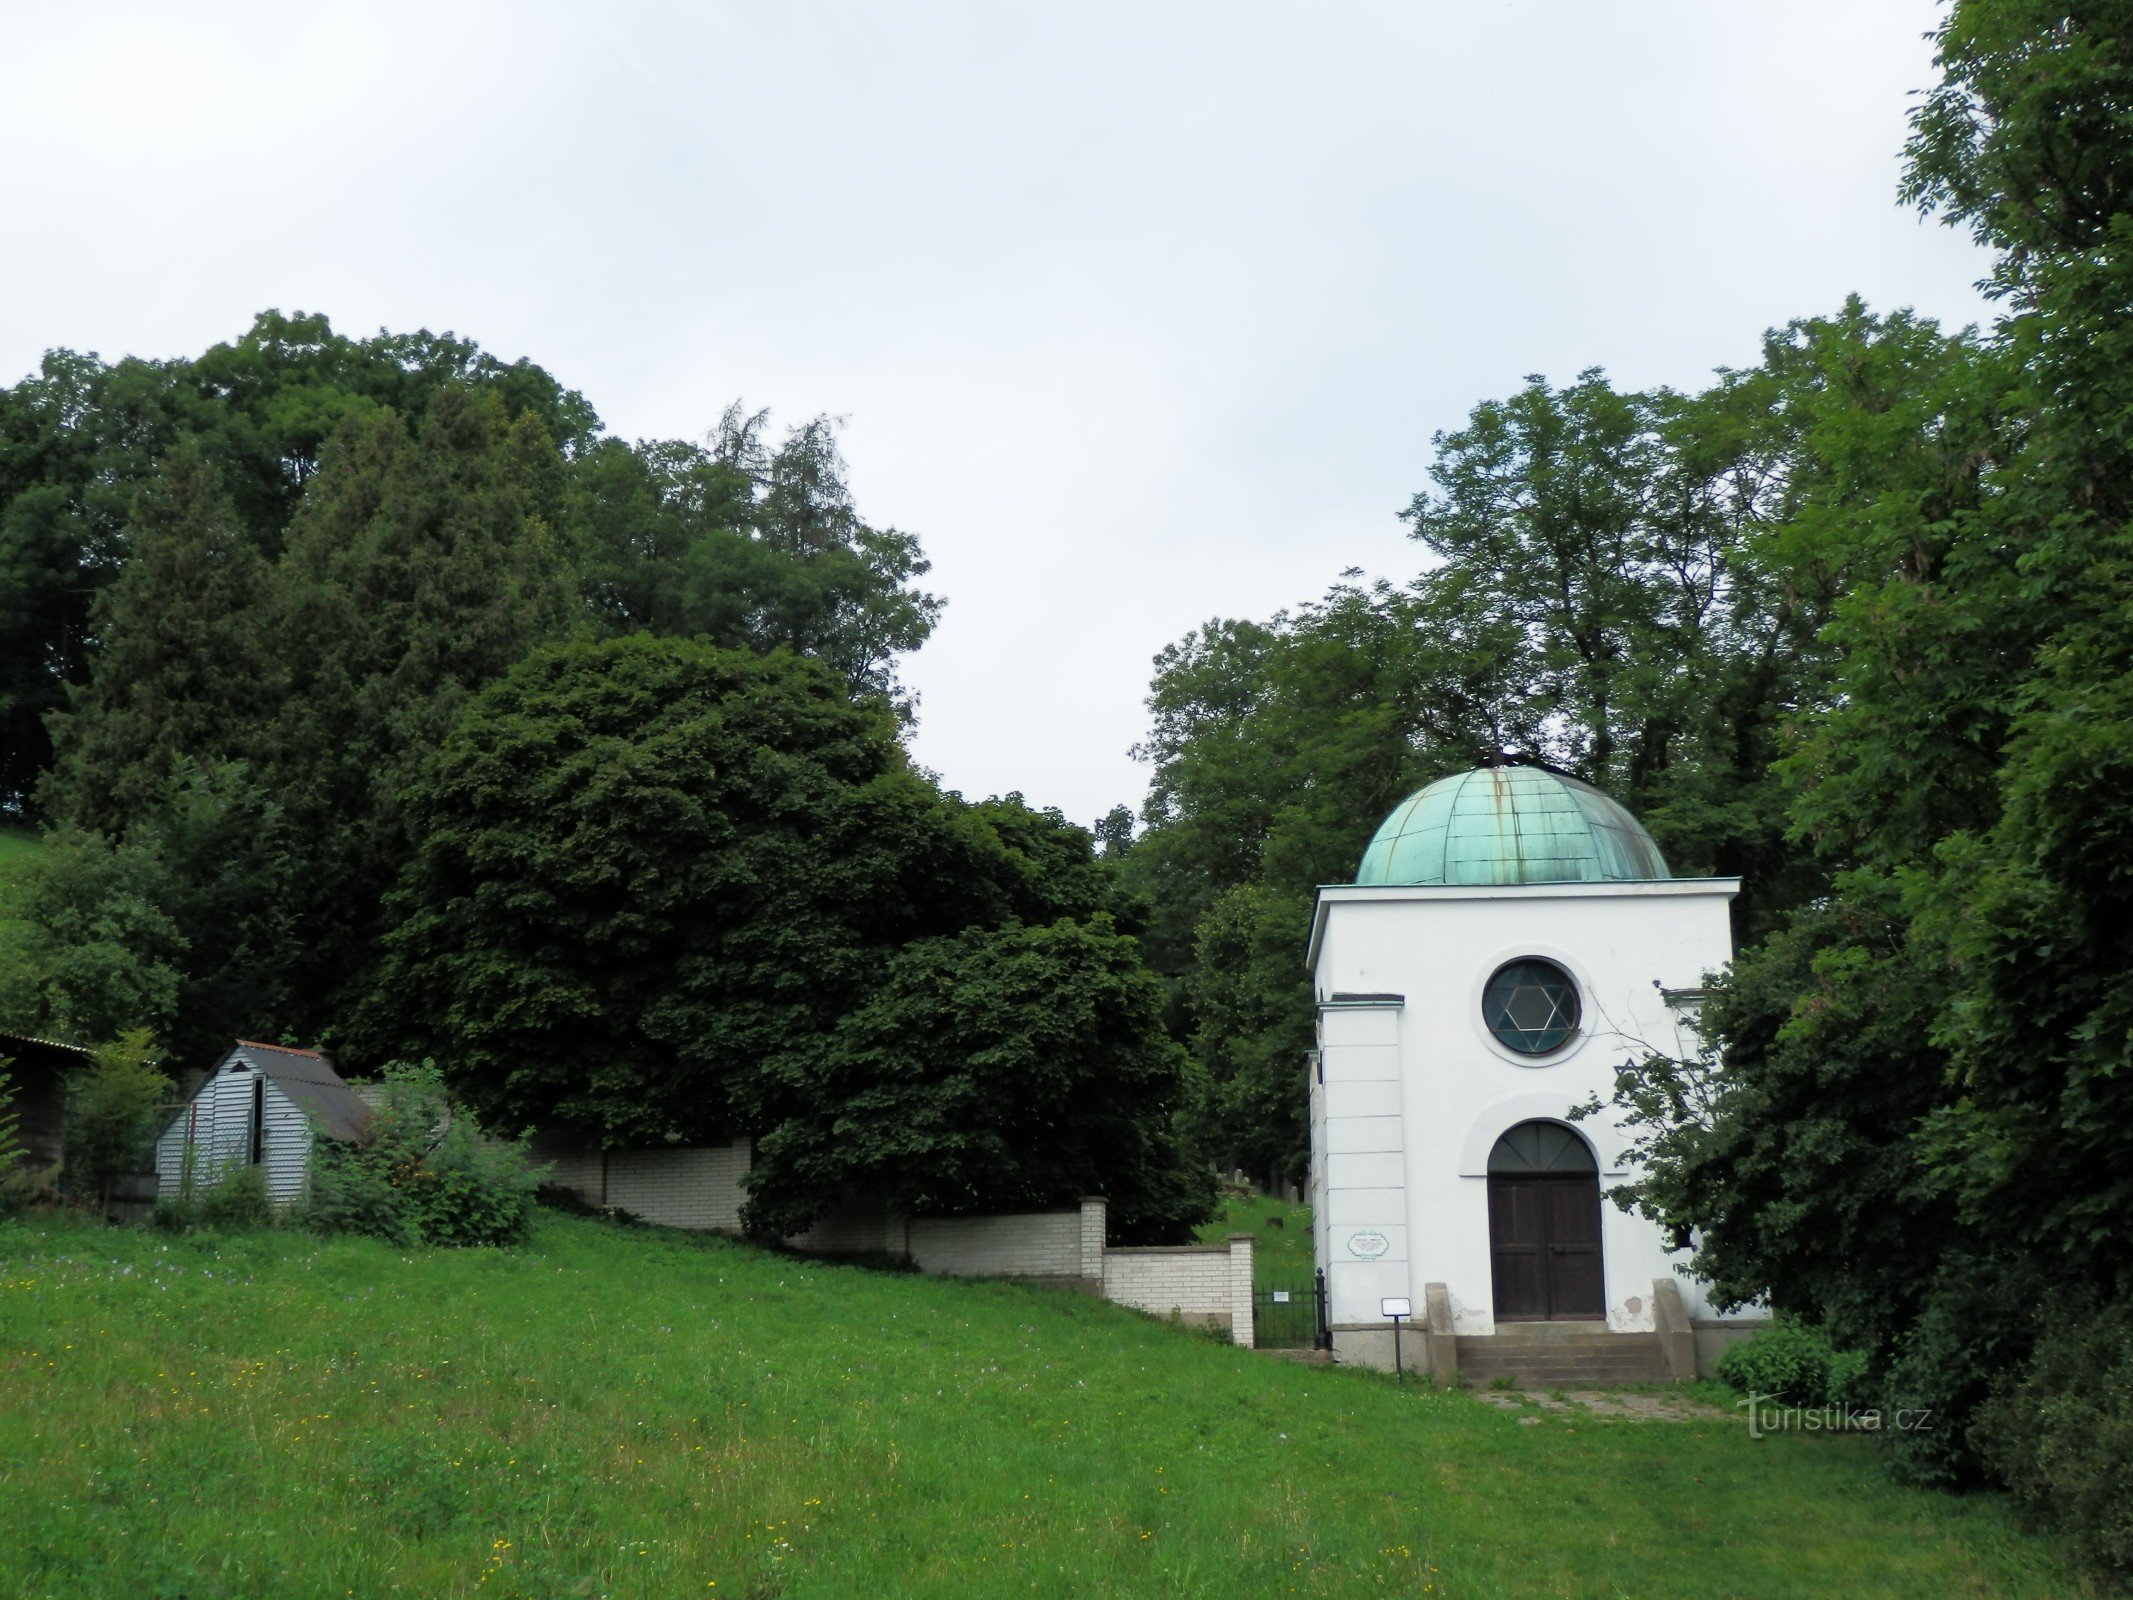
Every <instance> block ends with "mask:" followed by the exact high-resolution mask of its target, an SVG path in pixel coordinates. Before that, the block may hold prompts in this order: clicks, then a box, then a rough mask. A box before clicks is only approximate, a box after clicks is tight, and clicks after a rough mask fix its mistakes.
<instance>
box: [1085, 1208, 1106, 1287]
mask: <svg viewBox="0 0 2133 1600" xmlns="http://www.w3.org/2000/svg"><path fill="white" fill-rule="evenodd" d="M1109 1219H1110V1206H1109V1205H1108V1203H1107V1202H1106V1201H1105V1200H1104V1197H1103V1196H1102V1195H1100V1194H1085V1195H1083V1196H1082V1197H1081V1275H1082V1276H1083V1277H1084V1278H1093V1279H1094V1280H1095V1281H1096V1282H1098V1283H1102V1282H1103V1281H1104V1238H1105V1230H1106V1228H1108V1227H1109V1225H1110V1222H1109Z"/></svg>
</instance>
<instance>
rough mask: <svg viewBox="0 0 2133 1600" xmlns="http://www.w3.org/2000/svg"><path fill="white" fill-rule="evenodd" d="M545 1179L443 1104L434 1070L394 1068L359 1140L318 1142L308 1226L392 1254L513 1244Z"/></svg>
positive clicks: (510, 1146) (509, 1146)
mask: <svg viewBox="0 0 2133 1600" xmlns="http://www.w3.org/2000/svg"><path fill="white" fill-rule="evenodd" d="M547 1171H548V1169H547V1168H546V1167H538V1168H537V1167H535V1166H534V1165H533V1163H532V1162H531V1161H530V1160H529V1159H528V1158H527V1154H526V1148H525V1144H524V1141H523V1140H521V1141H518V1142H516V1143H507V1142H504V1141H501V1140H496V1139H491V1138H488V1137H486V1136H485V1135H484V1134H483V1133H482V1131H481V1128H480V1127H479V1126H478V1125H477V1124H476V1122H475V1121H474V1118H473V1116H472V1115H471V1114H469V1113H468V1112H467V1111H466V1110H464V1109H463V1108H459V1107H455V1106H454V1105H452V1103H451V1102H450V1101H449V1100H448V1099H447V1098H446V1096H445V1093H444V1088H443V1085H442V1082H441V1080H440V1078H439V1076H438V1073H437V1069H436V1067H435V1066H434V1065H433V1064H432V1063H430V1062H427V1061H425V1062H424V1063H423V1064H422V1065H421V1066H419V1067H412V1066H407V1065H404V1064H400V1063H395V1064H393V1065H391V1066H388V1067H387V1068H386V1069H385V1072H384V1074H383V1084H382V1092H380V1093H379V1094H378V1095H377V1097H376V1098H375V1100H374V1101H373V1103H372V1105H371V1121H370V1127H369V1130H368V1131H367V1132H366V1133H365V1135H364V1137H363V1139H362V1140H361V1141H360V1142H359V1143H356V1144H343V1143H339V1142H323V1141H322V1142H321V1143H320V1144H319V1146H318V1147H317V1149H316V1151H315V1152H314V1154H313V1156H312V1164H311V1198H310V1203H309V1205H308V1206H307V1208H306V1211H305V1219H306V1221H307V1222H308V1223H309V1224H310V1225H311V1226H312V1227H314V1228H317V1229H318V1230H320V1231H321V1232H325V1233H360V1234H367V1235H369V1236H371V1237H373V1238H379V1239H387V1240H390V1241H392V1242H393V1243H395V1244H435V1245H469V1244H487V1245H506V1244H516V1243H518V1242H519V1241H520V1240H521V1239H523V1238H525V1237H526V1233H527V1231H528V1229H530V1228H531V1226H532V1224H533V1207H534V1196H535V1193H536V1191H537V1190H538V1189H539V1187H540V1182H541V1179H542V1178H543V1177H545V1176H546V1175H547Z"/></svg>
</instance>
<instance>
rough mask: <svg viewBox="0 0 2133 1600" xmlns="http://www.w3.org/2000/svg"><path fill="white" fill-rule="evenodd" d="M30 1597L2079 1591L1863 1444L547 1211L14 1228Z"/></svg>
mask: <svg viewBox="0 0 2133 1600" xmlns="http://www.w3.org/2000/svg"><path fill="white" fill-rule="evenodd" d="M0 1530H4V1533H5V1537H4V1538H0V1593H5V1594H8V1595H10V1596H14V1595H21V1596H64V1597H66V1600H95V1597H99V1596H109V1597H114V1600H115V1597H125V1600H153V1597H165V1600H177V1597H184V1600H221V1597H231V1600H234V1597H238V1596H247V1597H249V1596H258V1595H274V1596H276V1597H291V1596H332V1597H336V1600H339V1597H344V1596H350V1595H354V1596H363V1597H369V1596H383V1595H390V1594H405V1595H409V1596H425V1597H433V1596H476V1595H480V1596H490V1595H497V1596H511V1595H520V1596H532V1597H540V1600H549V1597H563V1596H579V1595H613V1596H617V1597H621V1596H683V1595H702V1596H729V1595H740V1596H753V1597H756V1600H768V1597H772V1596H780V1597H788V1600H803V1597H812V1596H828V1595H835V1596H853V1597H859V1596H865V1597H903V1596H972V1595H975V1596H988V1595H1000V1596H1006V1595H1018V1596H1019V1595H1031V1594H1036V1595H1050V1596H1077V1597H1078V1596H1113V1595H1116V1596H1136V1597H1137V1596H1163V1595H1193V1596H1223V1595H1236V1596H1240V1597H1251V1600H1260V1597H1264V1596H1272V1595H1290V1594H1299V1595H1321V1596H1337V1597H1342V1600H1348V1597H1357V1596H1379V1595H1402V1596H1405V1595H1429V1596H1433V1597H1434V1596H1440V1595H1444V1596H1455V1597H1458V1596H1471V1597H1475V1600H1492V1597H1517V1596H1528V1595H1532V1596H1618V1595H1619V1596H1637V1597H1640V1600H1643V1597H1655V1596H1684V1597H1686V1596H1695V1597H1698V1600H1704V1597H1723V1596H1747V1597H1755V1600H1777V1597H1784V1596H1800V1597H1803V1600H1804V1597H1810V1596H1812V1597H1815V1600H1822V1597H1827V1596H1837V1595H1841V1596H1847V1597H1851V1600H1864V1597H1870V1596H1885V1595H1907V1596H1919V1597H1922V1600H1924V1597H1931V1600H1940V1597H1943V1596H1950V1595H2013V1596H2067V1595H2070V1594H2075V1593H2080V1592H2082V1590H2081V1586H2080V1585H2079V1584H2078V1583H2076V1582H2075V1581H2074V1580H2072V1579H2071V1578H2069V1577H2068V1576H2067V1574H2066V1573H2065V1572H2064V1571H2063V1570H2061V1569H2060V1568H2059V1567H2058V1566H2057V1565H2056V1564H2055V1563H2054V1561H2053V1560H2052V1558H2051V1556H2050V1554H2049V1552H2048V1551H2047V1550H2046V1549H2045V1548H2044V1547H2043V1546H2042V1545H2040V1544H2038V1543H2037V1542H2035V1541H2034V1540H2032V1539H2030V1538H2028V1537H2026V1536H2024V1535H2021V1534H2019V1533H2017V1532H2016V1531H2015V1530H2014V1529H2013V1528H2012V1526H2011V1525H2010V1523H2009V1520H2008V1518H2007V1516H2006V1515H2005V1513H2004V1510H2003V1507H2002V1506H2001V1505H2000V1504H1999V1503H1998V1502H1997V1501H1995V1500H1991V1499H1985V1498H1975V1499H1969V1500H1956V1499H1949V1498H1944V1497H1938V1496H1933V1495H1928V1494H1923V1493H1918V1492H1915V1491H1908V1490H1904V1489H1899V1488H1897V1487H1895V1486H1894V1485H1892V1484H1890V1483H1888V1482H1887V1481H1885V1480H1884V1479H1883V1478H1882V1477H1881V1475H1880V1474H1879V1473H1878V1472H1877V1470H1876V1468H1875V1464H1874V1460H1873V1456H1872V1451H1871V1449H1870V1448H1869V1447H1868V1446H1867V1445H1865V1444H1864V1443H1862V1442H1860V1441H1858V1440H1855V1439H1838V1438H1829V1437H1821V1436H1816V1437H1811V1438H1810V1437H1783V1438H1775V1439H1769V1440H1765V1441H1762V1442H1755V1441H1751V1440H1750V1439H1749V1438H1748V1437H1747V1434H1746V1432H1745V1430H1744V1429H1743V1428H1742V1427H1741V1425H1740V1424H1739V1423H1738V1422H1736V1421H1735V1420H1734V1419H1732V1418H1731V1417H1725V1416H1715V1417H1713V1418H1712V1419H1711V1420H1710V1421H1709V1423H1708V1424H1707V1425H1705V1424H1692V1425H1682V1424H1666V1423H1652V1422H1627V1421H1602V1420H1597V1419H1594V1418H1591V1417H1587V1416H1582V1415H1580V1416H1576V1417H1574V1418H1570V1419H1567V1420H1566V1419H1563V1418H1551V1419H1550V1420H1546V1421H1542V1422H1539V1423H1536V1424H1531V1425H1522V1424H1521V1422H1520V1420H1519V1418H1518V1416H1517V1415H1516V1414H1513V1413H1509V1412H1505V1411H1500V1410H1497V1409H1494V1408H1492V1407H1490V1406H1489V1405H1487V1404H1486V1403H1484V1402H1483V1401H1482V1400H1480V1399H1478V1398H1476V1397H1474V1396H1471V1395H1466V1394H1436V1393H1433V1392H1431V1391H1429V1390H1427V1389H1426V1388H1420V1387H1413V1386H1410V1387H1407V1388H1404V1389H1402V1388H1397V1387H1395V1386H1394V1385H1393V1384H1392V1383H1390V1382H1389V1381H1387V1380H1386V1379H1384V1378H1382V1377H1379V1376H1376V1375H1372V1374H1365V1373H1357V1372H1347V1371H1335V1370H1331V1369H1324V1368H1318V1369H1313V1368H1306V1367H1296V1366H1291V1365H1288V1364H1286V1363H1283V1362H1280V1361H1277V1360H1275V1359H1273V1358H1271V1357H1267V1356H1262V1355H1255V1354H1253V1353H1251V1352H1248V1351H1238V1350H1233V1349H1231V1348H1228V1347H1226V1346H1224V1345H1222V1344H1219V1343H1216V1342H1215V1341H1213V1340H1212V1339H1209V1338H1204V1337H1200V1336H1196V1335H1193V1334H1189V1333H1185V1332H1182V1331H1179V1330H1176V1329H1173V1328H1170V1327H1167V1326H1165V1325H1163V1324H1161V1323H1158V1322H1154V1321H1151V1320H1148V1319H1144V1318H1140V1317H1136V1316H1134V1315H1132V1314H1130V1313H1127V1312H1124V1311H1121V1310H1119V1309H1117V1308H1116V1307H1112V1306H1109V1305H1106V1304H1104V1303H1102V1302H1101V1301H1098V1300H1094V1299H1090V1298H1086V1297H1083V1296H1079V1295H1074V1294H1069V1293H1065V1292H1060V1291H1043V1290H1038V1289H1034V1288H1023V1287H1016V1286H1011V1285H1004V1284H985V1283H956V1282H946V1281H938V1280H928V1279H923V1278H918V1277H914V1276H904V1275H894V1274H880V1273H869V1272H866V1271H862V1270H860V1269H857V1268H847V1267H832V1266H824V1265H819V1264H813V1263H807V1262H802V1261H798V1260H794V1259H791V1258H786V1257H780V1256H776V1255H771V1254H767V1253H763V1252H760V1251H756V1250H753V1249H750V1248H748V1247H746V1246H743V1245H739V1244H734V1243H730V1242H726V1241H722V1240H716V1239H709V1238H694V1237H688V1236H682V1235H675V1234H669V1233H662V1232H653V1231H624V1230H620V1229H617V1228H614V1227H611V1226H607V1225H605V1224H601V1223H596V1222H590V1221H580V1220H574V1219H566V1218H562V1217H552V1216H551V1217H546V1218H544V1220H543V1222H542V1224H541V1227H540V1231H539V1234H538V1236H537V1238H536V1240H535V1242H534V1244H533V1245H531V1246H529V1247H527V1248H526V1249H524V1250H520V1251H516V1252H493V1251H466V1252H458V1253H454V1252H448V1251H416V1252H412V1253H404V1252H401V1251H397V1250H393V1249H389V1248H386V1247H384V1246H381V1245H377V1244H373V1243H369V1242H357V1241H322V1240H318V1239H314V1238H310V1237H308V1236H305V1235H302V1234H296V1233H277V1232H262V1233H256V1234H251V1235H239V1236H226V1237H220V1238H216V1237H211V1236H197V1235H196V1236H186V1237H177V1238H167V1237H162V1236H158V1235H155V1234H152V1233H147V1232H121V1231H116V1230H107V1229H103V1228H97V1227H91V1226H87V1225H84V1224H81V1223H79V1222H74V1221H71V1220H67V1221H53V1220H47V1219H31V1220H27V1221H17V1222H13V1223H6V1224H0Z"/></svg>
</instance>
